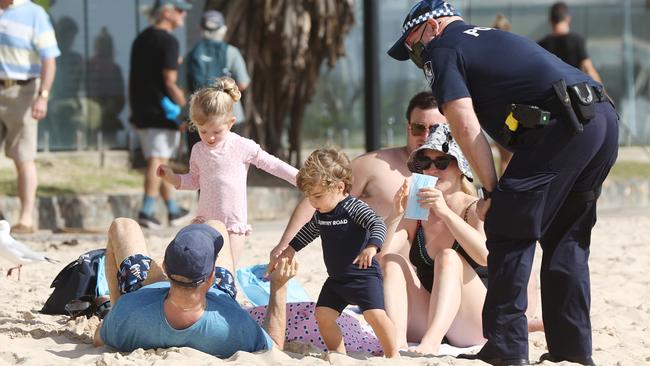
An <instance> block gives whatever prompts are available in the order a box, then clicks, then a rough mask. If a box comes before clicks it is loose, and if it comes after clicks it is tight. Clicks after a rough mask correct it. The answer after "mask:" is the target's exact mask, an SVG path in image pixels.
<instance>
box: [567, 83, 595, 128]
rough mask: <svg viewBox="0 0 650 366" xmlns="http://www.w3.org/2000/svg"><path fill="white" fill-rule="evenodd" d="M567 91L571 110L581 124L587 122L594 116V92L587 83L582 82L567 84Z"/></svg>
mask: <svg viewBox="0 0 650 366" xmlns="http://www.w3.org/2000/svg"><path fill="white" fill-rule="evenodd" d="M568 91H569V95H570V96H571V105H572V106H573V110H574V111H575V112H576V115H577V116H578V118H579V119H580V121H581V122H582V123H583V124H585V123H587V122H589V121H590V120H591V119H592V118H594V117H595V116H596V106H595V105H594V101H595V100H594V93H593V91H592V89H591V86H589V84H587V83H586V82H582V83H578V84H574V85H569V88H568Z"/></svg>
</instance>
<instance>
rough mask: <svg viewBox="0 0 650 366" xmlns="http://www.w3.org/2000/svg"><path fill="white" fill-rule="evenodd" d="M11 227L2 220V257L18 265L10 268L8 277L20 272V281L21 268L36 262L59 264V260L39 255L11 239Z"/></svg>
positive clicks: (0, 245) (0, 247) (0, 224)
mask: <svg viewBox="0 0 650 366" xmlns="http://www.w3.org/2000/svg"><path fill="white" fill-rule="evenodd" d="M10 231H11V225H9V222H7V220H0V256H2V257H4V258H6V259H8V260H9V261H10V262H12V263H14V264H17V266H16V267H12V268H9V270H8V271H7V276H11V273H12V272H13V271H14V270H15V269H17V270H18V280H19V281H20V268H21V267H22V266H23V264H30V263H35V262H50V263H58V261H57V260H54V259H52V258H48V257H46V256H44V255H43V254H41V253H37V252H35V251H33V250H31V249H30V248H29V247H27V246H26V245H25V244H23V243H21V242H19V241H18V240H16V239H14V238H13V237H11V234H10Z"/></svg>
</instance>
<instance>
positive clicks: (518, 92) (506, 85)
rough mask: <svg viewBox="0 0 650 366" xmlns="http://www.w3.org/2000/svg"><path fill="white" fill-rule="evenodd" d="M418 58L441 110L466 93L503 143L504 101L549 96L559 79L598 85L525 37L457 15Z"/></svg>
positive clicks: (537, 100) (530, 101)
mask: <svg viewBox="0 0 650 366" xmlns="http://www.w3.org/2000/svg"><path fill="white" fill-rule="evenodd" d="M423 58H424V60H425V64H424V69H423V70H424V73H425V77H426V78H427V79H428V81H429V84H430V85H431V89H432V91H433V94H434V95H435V97H436V100H437V101H438V104H439V105H440V106H441V108H440V110H441V111H442V112H443V113H444V104H445V103H446V102H449V101H452V100H456V99H460V98H464V97H471V98H472V103H473V105H474V110H475V111H476V115H477V116H478V118H479V121H480V123H481V127H483V129H484V130H485V131H486V132H487V133H488V134H489V135H490V136H491V137H492V138H494V139H495V140H496V141H498V142H500V143H501V144H502V145H504V144H506V141H504V140H503V136H502V135H501V131H502V128H503V124H504V121H505V117H506V108H507V106H508V105H509V104H511V103H521V104H529V105H539V104H540V103H542V102H544V101H545V100H547V99H548V98H550V97H551V96H552V95H554V92H553V86H552V85H553V83H554V82H556V81H558V80H560V79H564V80H565V81H566V84H567V85H572V84H576V83H579V82H582V81H587V82H589V84H591V85H598V83H596V82H595V81H593V79H591V78H590V77H589V76H587V75H586V74H584V73H583V72H581V71H580V70H578V69H576V68H574V67H572V66H570V65H568V64H566V63H564V62H563V61H562V60H560V59H559V58H557V57H556V56H555V55H553V54H551V53H550V52H548V51H546V50H545V49H543V48H542V47H541V46H539V45H538V44H537V43H535V42H533V41H532V40H530V39H528V38H525V37H522V36H519V35H516V34H513V33H509V32H504V31H500V30H497V29H493V28H485V27H476V26H473V25H469V24H466V23H465V22H463V21H461V20H457V21H454V22H452V23H450V24H449V25H448V26H447V27H446V28H445V30H444V31H443V34H442V36H440V37H439V38H436V39H434V40H432V41H431V42H429V43H428V44H427V47H426V49H425V52H424V53H423ZM504 146H505V145H504Z"/></svg>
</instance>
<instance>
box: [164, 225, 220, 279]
mask: <svg viewBox="0 0 650 366" xmlns="http://www.w3.org/2000/svg"><path fill="white" fill-rule="evenodd" d="M221 247H223V237H222V236H221V234H220V233H219V232H218V231H217V230H215V229H214V228H213V227H212V226H210V225H206V224H192V225H188V226H186V227H184V228H183V229H181V231H179V232H178V234H176V237H174V239H173V240H172V241H171V242H170V243H169V245H168V246H167V249H166V250H165V262H164V263H165V272H167V276H168V277H169V279H170V280H172V281H173V282H174V283H176V284H178V285H181V286H183V287H196V286H198V285H200V284H202V283H203V282H205V280H206V279H207V278H208V276H209V275H210V274H211V273H212V271H213V270H214V262H215V260H216V259H217V254H219V251H220V250H221ZM176 276H183V277H184V279H179V278H177V277H176ZM188 280H189V282H188Z"/></svg>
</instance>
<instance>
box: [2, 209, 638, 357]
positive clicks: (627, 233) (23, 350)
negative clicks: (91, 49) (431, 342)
mask: <svg viewBox="0 0 650 366" xmlns="http://www.w3.org/2000/svg"><path fill="white" fill-rule="evenodd" d="M252 224H253V228H254V231H253V235H252V236H251V237H250V239H249V241H248V243H247V246H246V249H245V252H244V255H243V259H242V265H249V264H256V263H263V262H265V261H266V259H267V258H268V252H269V250H270V249H271V248H272V247H273V246H274V245H275V244H276V243H277V240H278V239H279V238H280V235H281V233H282V230H283V228H284V224H285V222H284V221H260V222H253V223H252ZM174 233H175V231H174V230H172V229H167V230H164V231H158V232H153V231H148V232H146V237H147V243H148V245H149V248H150V250H151V252H152V253H153V254H154V255H161V254H162V253H163V250H164V247H165V245H166V244H167V243H168V242H169V240H170V239H171V238H172V236H173V234H174ZM649 237H650V210H648V209H647V208H640V209H607V210H601V211H599V220H598V223H597V225H596V228H595V229H594V235H593V238H592V247H591V260H590V267H591V275H592V277H591V281H592V310H591V313H592V322H593V323H592V324H593V344H594V360H595V362H596V363H597V364H598V365H630V366H632V365H635V366H636V365H642V364H650V341H648V339H650V279H648V276H647V275H646V269H647V268H648V264H650V239H648V238H649ZM18 239H19V240H22V241H24V242H25V243H26V244H28V245H29V246H31V247H32V248H33V249H35V250H38V251H41V252H44V253H46V255H48V256H50V257H53V258H56V259H58V260H60V261H61V263H60V264H57V265H53V264H49V263H44V264H39V265H33V266H26V267H23V270H22V277H21V280H20V281H18V280H17V278H16V277H15V276H13V277H5V276H4V273H5V272H6V270H7V269H8V268H9V267H10V265H9V263H8V262H6V261H4V260H3V259H0V270H1V271H2V277H0V293H1V296H0V365H5V364H6V365H16V364H20V365H54V364H56V365H66V364H95V365H129V364H139V365H168V364H169V365H171V364H179V363H181V362H182V363H184V364H192V365H204V364H221V363H224V364H229V365H297V364H299V363H300V364H301V365H326V364H328V362H327V361H325V360H324V359H323V354H321V353H319V352H316V351H314V350H310V349H309V348H307V347H301V346H300V345H299V344H292V345H290V346H289V348H290V351H288V352H281V351H279V350H273V351H269V352H264V353H256V354H251V353H246V352H239V353H237V354H235V355H234V356H233V357H231V358H229V359H227V360H220V359H217V358H215V357H212V356H210V355H208V354H205V353H202V352H199V351H196V350H193V349H189V348H171V349H158V350H142V349H139V350H136V351H134V352H131V353H119V352H116V351H115V350H113V349H111V348H109V347H100V348H95V347H93V346H92V344H91V335H92V334H93V332H94V330H95V328H96V327H97V324H98V320H97V318H96V317H93V318H91V319H90V320H87V319H86V318H77V319H76V320H68V317H66V316H51V315H44V314H40V313H39V310H40V309H41V307H42V306H43V303H44V302H45V300H46V299H47V297H48V296H49V294H50V292H51V289H50V288H49V286H50V283H51V282H52V280H53V279H54V277H55V276H56V274H57V273H58V272H59V270H61V268H63V266H65V265H66V264H67V263H68V262H70V261H72V260H74V259H76V258H77V257H78V256H79V254H81V253H83V252H85V251H87V250H90V249H94V248H101V247H103V246H104V245H105V237H104V236H102V235H72V234H52V233H48V232H42V233H39V234H37V235H33V236H29V237H18ZM73 239H76V240H77V243H75V242H74V241H73ZM539 254H540V253H539V252H538V255H537V256H536V261H537V263H536V266H537V268H539V260H540V257H541V256H540V255H539ZM298 259H299V261H300V262H301V263H302V264H303V265H302V268H301V271H300V273H299V275H298V281H299V282H300V283H301V284H302V285H303V287H304V288H305V289H306V291H307V293H308V294H309V295H310V296H311V297H312V298H314V299H315V298H316V297H317V295H318V292H319V290H320V287H321V284H322V282H323V281H324V279H325V277H326V276H325V274H326V272H325V267H324V265H323V263H322V253H321V248H320V244H319V243H318V242H314V243H313V244H312V245H310V246H309V247H308V248H306V249H305V250H303V251H302V252H300V253H299V256H298ZM537 313H538V314H537V316H540V314H541V312H540V310H539V309H538V311H537ZM545 350H546V342H545V340H544V334H543V333H534V334H531V337H530V358H531V360H532V361H535V360H537V359H539V356H540V355H541V354H542V353H544V352H545ZM332 361H333V363H335V364H341V365H366V364H367V365H369V364H372V365H389V364H390V365H401V366H407V365H479V364H482V363H479V362H472V361H465V360H457V359H455V358H453V357H450V356H446V357H410V356H403V357H402V358H401V360H399V361H397V362H393V361H388V360H386V359H382V358H379V357H371V356H370V355H367V354H353V355H351V356H348V357H345V356H340V357H337V358H336V359H333V360H332ZM564 364H565V365H569V363H564ZM544 365H552V364H551V363H544Z"/></svg>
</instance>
